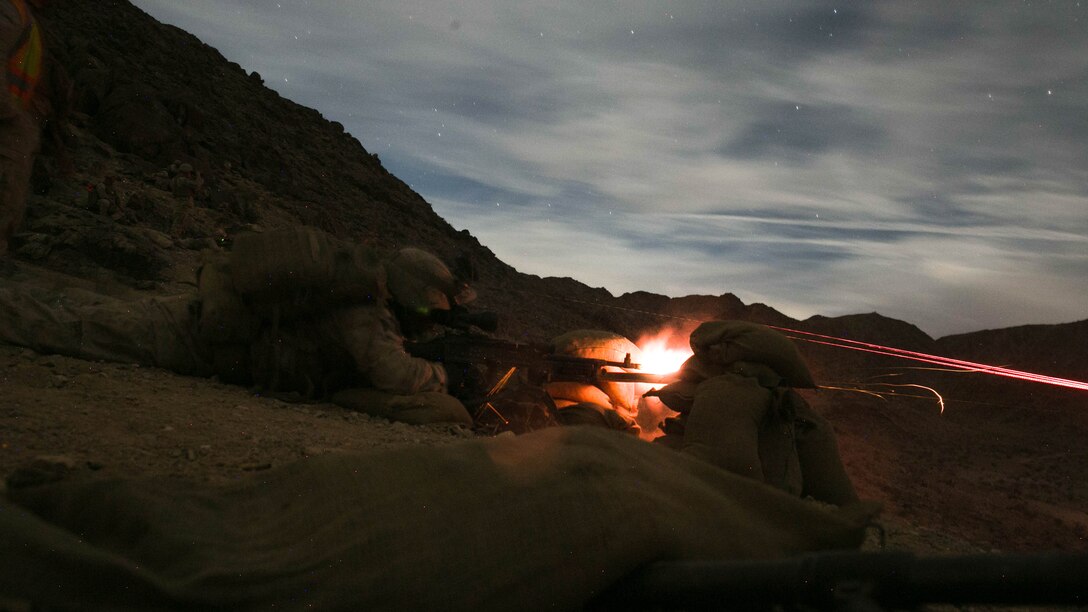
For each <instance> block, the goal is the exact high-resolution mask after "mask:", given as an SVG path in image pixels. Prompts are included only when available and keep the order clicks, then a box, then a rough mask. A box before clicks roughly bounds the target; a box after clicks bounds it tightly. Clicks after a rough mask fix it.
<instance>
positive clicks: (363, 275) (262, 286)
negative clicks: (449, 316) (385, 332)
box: [230, 226, 388, 320]
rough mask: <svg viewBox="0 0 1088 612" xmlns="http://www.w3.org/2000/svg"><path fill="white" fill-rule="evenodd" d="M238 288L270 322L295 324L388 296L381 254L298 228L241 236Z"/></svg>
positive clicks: (235, 252) (235, 270) (233, 259)
mask: <svg viewBox="0 0 1088 612" xmlns="http://www.w3.org/2000/svg"><path fill="white" fill-rule="evenodd" d="M230 270H231V276H232V278H233V280H234V287H235V289H236V290H237V291H238V293H239V294H241V295H242V297H243V298H244V299H245V300H246V303H247V304H249V305H250V307H252V308H253V309H254V311H255V312H257V313H258V314H260V315H261V316H262V317H264V318H266V319H268V320H273V319H275V320H291V319H295V318H299V317H304V316H310V315H312V314H314V313H316V312H321V311H322V310H325V309H328V308H330V307H334V306H339V305H345V304H366V303H372V302H380V301H383V300H385V299H386V298H387V297H388V293H387V289H386V279H385V267H384V266H383V265H382V261H381V258H380V256H379V254H378V252H377V251H375V250H374V249H371V248H369V247H366V246H363V245H358V244H354V243H351V242H347V241H343V240H339V239H337V238H335V237H333V236H331V235H329V234H327V233H325V232H323V231H321V230H319V229H317V228H314V227H307V226H297V227H290V228H285V229H277V230H272V231H268V232H261V233H249V234H241V235H239V236H238V237H236V238H235V239H234V246H233V248H232V249H231V254H230Z"/></svg>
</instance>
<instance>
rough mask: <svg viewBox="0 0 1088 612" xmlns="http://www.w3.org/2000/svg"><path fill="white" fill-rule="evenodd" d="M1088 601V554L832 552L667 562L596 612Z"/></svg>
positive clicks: (607, 597) (607, 598)
mask: <svg viewBox="0 0 1088 612" xmlns="http://www.w3.org/2000/svg"><path fill="white" fill-rule="evenodd" d="M937 603H939V604H955V605H960V604H1001V605H1063V606H1084V605H1088V554H1084V553H1040V554H977V555H962V556H950V555H943V556H931V557H918V556H915V555H914V554H912V553H908V552H827V553H812V554H807V555H801V556H797V557H791V558H787V559H778V560H762V561H661V562H657V563H654V564H651V565H649V566H647V567H645V568H643V569H642V570H640V571H638V572H636V573H635V574H633V575H631V576H629V577H628V578H626V579H624V580H623V581H621V582H620V583H619V584H617V585H615V586H614V587H613V588H611V589H610V590H609V591H608V592H606V593H604V594H602V596H601V597H600V598H599V599H598V600H597V602H596V605H595V606H594V609H605V610H611V609H617V610H629V609H658V610H711V609H713V610H723V609H737V610H741V609H786V610H887V609H910V608H914V607H917V606H920V605H922V604H937Z"/></svg>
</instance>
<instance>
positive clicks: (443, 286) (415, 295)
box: [385, 248, 476, 311]
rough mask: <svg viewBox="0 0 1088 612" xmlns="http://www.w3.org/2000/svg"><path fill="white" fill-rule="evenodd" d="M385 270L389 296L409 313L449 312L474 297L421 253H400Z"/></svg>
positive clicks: (446, 270)
mask: <svg viewBox="0 0 1088 612" xmlns="http://www.w3.org/2000/svg"><path fill="white" fill-rule="evenodd" d="M385 268H386V275H387V280H386V283H387V286H388V288H389V293H391V294H392V295H393V299H394V300H396V301H397V302H398V303H400V304H401V305H402V306H405V307H406V308H410V309H412V310H421V311H428V310H450V308H451V307H452V306H453V305H454V304H464V303H467V302H470V301H471V300H472V298H474V297H475V296H476V294H475V293H474V292H473V291H472V289H470V288H469V287H468V286H467V285H465V284H464V283H463V282H461V281H460V280H459V279H458V278H457V277H455V276H454V275H453V273H452V272H450V269H449V268H447V267H446V264H444V263H442V261H441V260H440V259H438V258H437V257H435V256H434V255H432V254H430V253H428V252H426V251H424V250H422V249H416V248H406V249H401V250H400V251H398V252H397V254H396V255H394V256H393V258H392V259H391V260H389V262H388V263H387V264H386V266H385Z"/></svg>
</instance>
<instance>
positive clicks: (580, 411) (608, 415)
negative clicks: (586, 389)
mask: <svg viewBox="0 0 1088 612" xmlns="http://www.w3.org/2000/svg"><path fill="white" fill-rule="evenodd" d="M556 420H558V421H559V423H560V424H561V425H565V426H567V427H571V426H575V425H588V426H591V427H604V428H606V429H614V430H616V431H622V432H624V433H628V434H631V435H633V436H637V435H638V434H639V433H640V432H641V431H642V430H641V428H639V426H638V423H636V422H635V421H634V419H629V418H627V417H625V416H623V415H622V414H620V413H619V412H618V411H617V410H614V409H613V408H612V407H611V406H609V405H607V404H597V403H593V402H581V403H578V404H570V405H567V406H564V407H562V408H559V409H558V410H557V411H556Z"/></svg>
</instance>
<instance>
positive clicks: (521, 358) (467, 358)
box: [405, 333, 672, 400]
mask: <svg viewBox="0 0 1088 612" xmlns="http://www.w3.org/2000/svg"><path fill="white" fill-rule="evenodd" d="M405 349H406V350H407V351H408V353H409V354H410V355H412V356H415V357H420V358H423V359H426V360H428V361H435V362H438V363H441V364H443V365H444V366H445V368H446V373H447V374H448V375H449V377H450V394H452V395H454V396H456V397H458V398H460V399H462V400H466V399H470V400H474V399H478V398H480V397H483V396H486V395H494V394H495V393H497V392H498V391H499V390H501V389H502V387H503V386H505V384H506V382H508V381H509V380H510V379H511V377H512V376H513V375H514V374H515V373H517V372H519V371H520V372H521V373H522V375H523V377H524V382H526V383H528V384H529V385H532V386H541V385H543V384H545V383H549V382H580V383H583V384H587V385H592V384H595V383H598V382H624V383H635V382H641V383H650V384H664V383H668V382H671V381H672V376H671V375H667V374H665V375H662V374H649V373H645V372H637V371H631V370H638V368H639V364H637V363H633V362H632V361H631V355H630V354H628V355H627V358H626V359H625V360H623V361H609V360H606V359H591V358H588V357H573V356H569V355H557V354H555V353H554V352H552V348H551V347H550V346H547V345H541V344H532V343H522V342H511V341H508V340H500V339H497V338H491V337H488V336H484V335H479V334H472V333H450V334H446V335H443V336H439V337H438V338H435V339H433V340H429V341H425V342H409V343H407V344H406V345H405ZM615 368H622V369H624V370H626V371H622V372H620V371H615Z"/></svg>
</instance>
